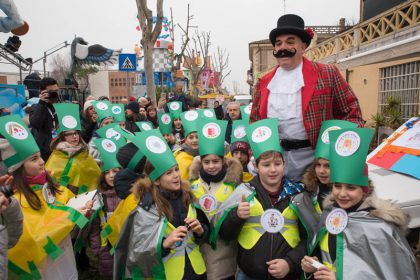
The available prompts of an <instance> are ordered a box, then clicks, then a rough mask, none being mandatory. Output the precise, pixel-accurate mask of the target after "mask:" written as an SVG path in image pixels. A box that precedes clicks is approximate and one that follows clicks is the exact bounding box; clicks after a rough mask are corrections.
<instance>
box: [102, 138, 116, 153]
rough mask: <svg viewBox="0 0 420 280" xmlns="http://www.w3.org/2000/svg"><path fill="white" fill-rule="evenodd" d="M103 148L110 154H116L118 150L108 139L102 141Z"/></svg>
mask: <svg viewBox="0 0 420 280" xmlns="http://www.w3.org/2000/svg"><path fill="white" fill-rule="evenodd" d="M102 148H104V150H105V151H107V152H108V153H114V152H115V151H116V150H117V146H115V143H114V142H112V141H111V140H108V139H104V140H102Z"/></svg>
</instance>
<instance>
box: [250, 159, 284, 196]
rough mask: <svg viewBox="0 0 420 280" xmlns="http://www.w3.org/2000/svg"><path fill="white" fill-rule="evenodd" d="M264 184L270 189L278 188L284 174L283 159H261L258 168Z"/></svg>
mask: <svg viewBox="0 0 420 280" xmlns="http://www.w3.org/2000/svg"><path fill="white" fill-rule="evenodd" d="M256 170H257V172H258V175H259V177H260V180H261V183H262V185H263V186H264V187H265V188H267V189H269V190H278V188H280V184H281V180H282V179H283V174H284V162H283V159H282V158H280V157H277V158H275V159H274V160H273V158H267V159H261V160H260V161H259V162H258V165H257V168H256Z"/></svg>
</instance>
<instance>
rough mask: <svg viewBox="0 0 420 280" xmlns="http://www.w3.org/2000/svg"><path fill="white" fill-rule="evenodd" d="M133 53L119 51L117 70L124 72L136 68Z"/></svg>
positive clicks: (132, 70)
mask: <svg viewBox="0 0 420 280" xmlns="http://www.w3.org/2000/svg"><path fill="white" fill-rule="evenodd" d="M136 61H137V60H136V54H135V53H121V54H119V55H118V70H119V71H125V72H135V71H136V69H137V63H136Z"/></svg>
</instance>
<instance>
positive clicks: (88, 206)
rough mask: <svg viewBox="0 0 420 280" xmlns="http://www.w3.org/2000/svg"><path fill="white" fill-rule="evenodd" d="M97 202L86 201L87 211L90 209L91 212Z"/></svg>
mask: <svg viewBox="0 0 420 280" xmlns="http://www.w3.org/2000/svg"><path fill="white" fill-rule="evenodd" d="M94 202H95V200H88V201H86V203H85V207H86V208H87V209H89V210H91V209H92V207H93V203H94Z"/></svg>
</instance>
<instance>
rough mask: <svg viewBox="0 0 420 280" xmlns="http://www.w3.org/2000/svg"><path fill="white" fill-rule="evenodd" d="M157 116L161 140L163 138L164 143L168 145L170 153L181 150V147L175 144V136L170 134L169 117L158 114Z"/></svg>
mask: <svg viewBox="0 0 420 280" xmlns="http://www.w3.org/2000/svg"><path fill="white" fill-rule="evenodd" d="M157 116H158V117H157V120H158V124H159V130H160V133H162V135H163V138H165V141H166V143H167V144H168V146H169V148H171V150H172V152H175V151H177V150H179V149H181V146H179V145H178V144H176V139H175V136H174V134H173V133H172V118H171V115H170V114H168V113H162V112H158V115H157Z"/></svg>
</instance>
